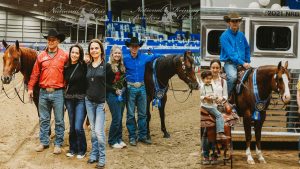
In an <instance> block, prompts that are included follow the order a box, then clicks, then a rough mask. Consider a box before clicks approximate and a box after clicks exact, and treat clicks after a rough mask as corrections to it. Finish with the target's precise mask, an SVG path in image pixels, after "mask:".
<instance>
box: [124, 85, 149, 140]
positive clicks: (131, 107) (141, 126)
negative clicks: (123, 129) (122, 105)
mask: <svg viewBox="0 0 300 169" xmlns="http://www.w3.org/2000/svg"><path fill="white" fill-rule="evenodd" d="M127 99H128V100H127V119H126V126H127V129H128V133H129V140H130V141H131V140H136V139H137V134H136V128H138V138H139V139H146V137H147V125H146V122H147V114H146V109H147V95H146V89H145V86H144V85H143V86H141V87H139V88H135V87H134V86H131V85H128V86H127ZM135 107H137V114H138V120H137V125H136V120H135Z"/></svg>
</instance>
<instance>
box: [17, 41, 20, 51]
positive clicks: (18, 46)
mask: <svg viewBox="0 0 300 169" xmlns="http://www.w3.org/2000/svg"><path fill="white" fill-rule="evenodd" d="M16 48H17V50H19V49H20V45H19V41H18V40H17V41H16Z"/></svg>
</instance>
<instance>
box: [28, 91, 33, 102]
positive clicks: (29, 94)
mask: <svg viewBox="0 0 300 169" xmlns="http://www.w3.org/2000/svg"><path fill="white" fill-rule="evenodd" d="M28 96H29V100H30V102H31V101H32V99H33V90H28Z"/></svg>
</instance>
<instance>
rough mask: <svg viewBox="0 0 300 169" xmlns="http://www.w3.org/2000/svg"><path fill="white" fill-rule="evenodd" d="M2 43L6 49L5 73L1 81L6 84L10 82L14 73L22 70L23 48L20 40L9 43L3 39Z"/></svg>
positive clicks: (4, 58)
mask: <svg viewBox="0 0 300 169" xmlns="http://www.w3.org/2000/svg"><path fill="white" fill-rule="evenodd" d="M2 44H3V46H4V47H5V48H6V50H5V53H4V55H3V75H2V76H1V81H2V83H4V84H9V83H10V82H11V80H12V77H13V75H14V74H15V73H17V72H19V71H20V68H21V50H20V46H19V42H18V41H16V44H15V45H8V44H7V43H6V42H5V41H4V40H3V41H2Z"/></svg>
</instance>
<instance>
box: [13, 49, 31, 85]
mask: <svg viewBox="0 0 300 169" xmlns="http://www.w3.org/2000/svg"><path fill="white" fill-rule="evenodd" d="M7 50H8V52H9V53H11V52H14V51H16V50H17V49H16V45H10V46H9V47H8V48H7ZM19 50H20V53H21V54H20V61H21V67H20V71H21V73H22V74H23V76H24V82H25V84H27V83H28V82H29V79H30V75H31V72H32V69H33V66H34V63H35V61H36V58H37V52H36V51H35V50H33V49H30V48H26V47H20V48H19Z"/></svg>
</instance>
